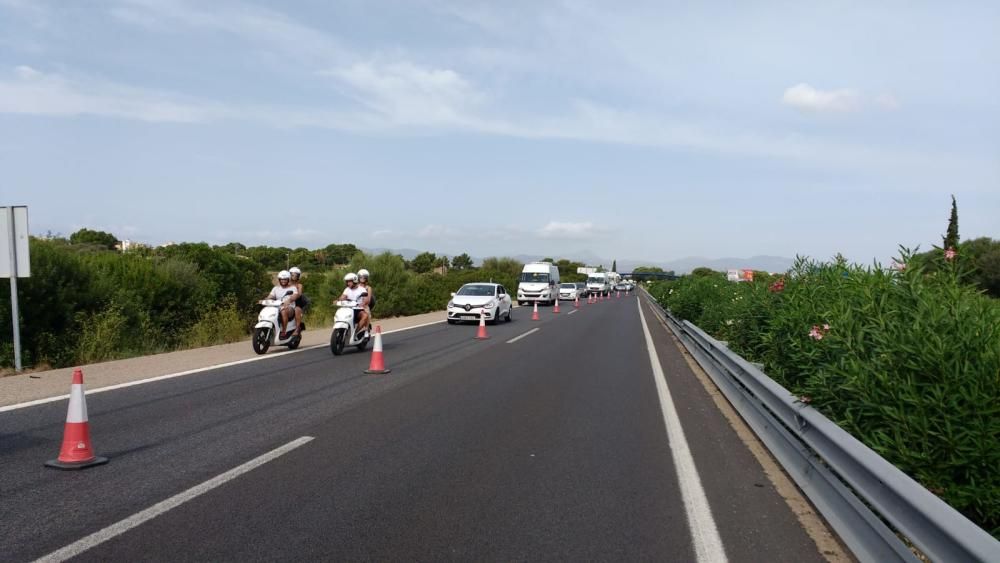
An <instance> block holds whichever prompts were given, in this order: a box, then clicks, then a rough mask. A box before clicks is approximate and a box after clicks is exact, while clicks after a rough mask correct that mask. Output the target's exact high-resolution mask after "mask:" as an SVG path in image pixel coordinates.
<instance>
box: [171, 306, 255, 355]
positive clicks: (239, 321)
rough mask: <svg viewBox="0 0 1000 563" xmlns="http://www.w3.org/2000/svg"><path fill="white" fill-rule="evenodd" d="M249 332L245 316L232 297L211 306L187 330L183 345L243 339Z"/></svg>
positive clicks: (214, 343)
mask: <svg viewBox="0 0 1000 563" xmlns="http://www.w3.org/2000/svg"><path fill="white" fill-rule="evenodd" d="M248 332H249V325H248V323H247V321H246V318H245V317H244V316H243V315H241V314H240V312H239V310H238V309H237V308H236V302H235V300H233V299H230V300H229V301H227V302H225V303H223V304H221V305H219V306H218V307H213V308H212V309H209V310H208V312H206V313H205V315H204V316H202V317H201V319H199V320H198V322H196V323H195V324H194V325H192V326H191V328H189V329H188V330H187V332H186V333H185V335H184V346H185V347H187V348H197V347H200V346H213V345H216V344H227V343H230V342H239V341H240V340H243V339H244V338H245V337H246V335H247V333H248Z"/></svg>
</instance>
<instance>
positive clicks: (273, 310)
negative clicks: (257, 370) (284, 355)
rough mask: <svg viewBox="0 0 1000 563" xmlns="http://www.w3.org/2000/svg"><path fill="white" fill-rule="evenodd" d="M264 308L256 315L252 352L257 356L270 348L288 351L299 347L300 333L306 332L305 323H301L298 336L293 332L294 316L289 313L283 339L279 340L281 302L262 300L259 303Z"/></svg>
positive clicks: (291, 312)
mask: <svg viewBox="0 0 1000 563" xmlns="http://www.w3.org/2000/svg"><path fill="white" fill-rule="evenodd" d="M260 304H261V305H263V306H264V308H263V309H261V310H260V314H259V315H257V325H256V326H254V329H253V351H254V352H257V353H258V354H266V353H267V349H268V348H270V347H271V346H288V349H289V350H294V349H296V348H298V347H299V344H300V343H301V342H302V334H301V333H302V332H305V330H306V323H304V322H303V323H302V328H301V329H300V330H299V334H298V335H294V334H293V333H294V332H295V315H294V314H293V311H294V309H293V310H292V311H289V315H288V317H289V318H288V326H286V327H285V330H286V334H285V338H281V301H279V300H277V299H264V300H263V301H260Z"/></svg>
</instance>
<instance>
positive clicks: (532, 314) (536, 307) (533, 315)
mask: <svg viewBox="0 0 1000 563" xmlns="http://www.w3.org/2000/svg"><path fill="white" fill-rule="evenodd" d="M531 320H533V321H540V320H542V319H541V317H539V316H538V301H535V310H534V312H532V313H531Z"/></svg>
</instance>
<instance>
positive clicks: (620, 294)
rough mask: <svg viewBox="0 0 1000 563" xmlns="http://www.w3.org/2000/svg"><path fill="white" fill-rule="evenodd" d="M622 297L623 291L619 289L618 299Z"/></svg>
mask: <svg viewBox="0 0 1000 563" xmlns="http://www.w3.org/2000/svg"><path fill="white" fill-rule="evenodd" d="M621 298H622V292H620V291H619V292H618V299H621Z"/></svg>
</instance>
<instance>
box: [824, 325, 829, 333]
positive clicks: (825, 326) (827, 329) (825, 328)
mask: <svg viewBox="0 0 1000 563" xmlns="http://www.w3.org/2000/svg"><path fill="white" fill-rule="evenodd" d="M823 332H830V325H828V324H824V325H823Z"/></svg>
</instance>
